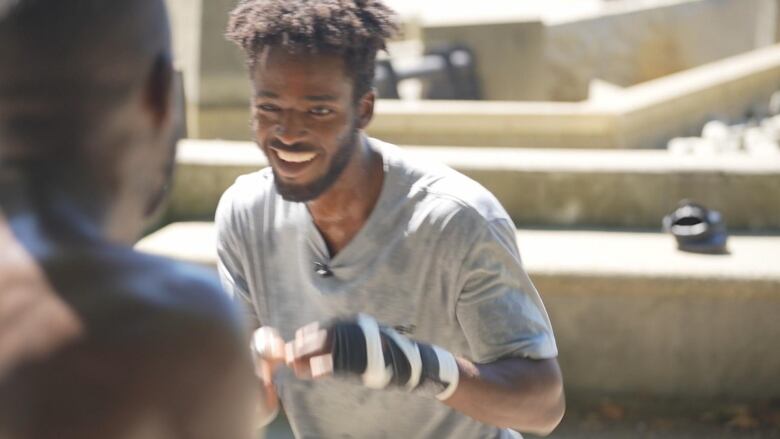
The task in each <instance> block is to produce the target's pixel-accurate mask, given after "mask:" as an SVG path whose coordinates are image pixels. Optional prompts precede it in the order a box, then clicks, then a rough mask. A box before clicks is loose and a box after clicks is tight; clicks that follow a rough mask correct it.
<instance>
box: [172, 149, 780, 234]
mask: <svg viewBox="0 0 780 439" xmlns="http://www.w3.org/2000/svg"><path fill="white" fill-rule="evenodd" d="M405 149H407V150H409V152H410V153H411V154H412V155H413V156H415V157H417V158H419V159H421V160H431V161H438V162H442V163H446V164H448V165H450V166H452V167H453V168H455V169H457V170H459V171H461V172H463V173H464V174H466V175H468V176H470V177H472V178H474V179H475V180H477V181H479V182H480V183H482V184H483V185H484V186H485V187H487V189H488V190H490V191H491V192H493V193H494V194H495V195H496V196H497V197H498V199H499V200H501V202H502V204H503V205H504V207H505V208H506V209H507V211H508V212H509V214H510V215H511V216H512V217H513V218H514V220H515V222H516V223H517V224H518V225H521V226H527V225H543V226H549V225H554V226H572V225H577V226H591V227H639V228H658V227H660V223H661V218H662V217H663V216H664V215H665V214H667V213H668V212H669V211H670V210H672V209H673V208H674V207H675V206H676V204H677V202H678V201H679V200H681V199H683V198H691V199H694V200H696V201H698V202H700V203H703V204H704V205H706V206H708V207H710V208H713V209H717V210H720V211H721V212H722V213H723V215H724V216H725V218H726V221H727V223H728V225H729V227H730V228H732V229H735V230H737V229H743V230H769V229H775V230H780V154H778V155H774V156H765V157H760V156H750V155H747V154H739V153H737V154H721V155H717V154H714V155H685V156H681V155H674V154H671V153H669V152H667V151H662V150H551V149H512V148H468V147H405ZM178 164H179V167H178V171H177V176H176V181H175V185H174V189H173V196H172V200H171V203H170V206H169V208H170V209H169V217H170V218H171V219H172V220H177V221H179V220H194V219H197V220H208V219H211V218H213V214H214V210H215V208H216V205H217V201H218V200H219V197H220V195H221V194H222V193H223V192H224V190H225V189H226V188H227V187H228V186H230V185H231V184H232V183H233V181H234V180H235V178H236V177H237V176H239V175H241V174H244V173H248V172H252V171H254V170H257V169H260V168H262V167H264V166H266V161H265V158H264V157H263V155H262V153H260V151H259V150H258V148H257V147H256V146H255V145H254V144H253V143H249V142H224V141H201V140H186V141H182V142H181V144H180V148H179V156H178Z"/></svg>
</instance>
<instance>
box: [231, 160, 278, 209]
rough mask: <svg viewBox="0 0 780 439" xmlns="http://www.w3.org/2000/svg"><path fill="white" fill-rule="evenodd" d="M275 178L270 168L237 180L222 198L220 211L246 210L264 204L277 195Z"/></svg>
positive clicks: (245, 175) (242, 176)
mask: <svg viewBox="0 0 780 439" xmlns="http://www.w3.org/2000/svg"><path fill="white" fill-rule="evenodd" d="M275 193H276V192H275V188H274V176H273V172H272V171H271V168H270V167H267V168H264V169H261V170H259V171H255V172H252V173H249V174H244V175H241V176H239V177H238V178H236V181H234V182H233V184H232V185H230V187H228V189H227V190H226V191H225V192H224V193H223V194H222V197H221V198H220V202H219V206H218V211H219V210H231V211H235V210H239V211H240V210H245V209H251V208H252V207H253V206H256V205H258V204H262V202H263V201H264V200H266V199H268V198H269V197H273V196H274V195H275Z"/></svg>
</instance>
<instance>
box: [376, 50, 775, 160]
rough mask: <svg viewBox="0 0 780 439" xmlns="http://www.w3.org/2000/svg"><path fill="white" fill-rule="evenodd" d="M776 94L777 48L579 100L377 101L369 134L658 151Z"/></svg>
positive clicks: (413, 140) (435, 141)
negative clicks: (610, 94)
mask: <svg viewBox="0 0 780 439" xmlns="http://www.w3.org/2000/svg"><path fill="white" fill-rule="evenodd" d="M778 89H780V46H772V47H769V48H765V49H759V50H756V51H753V52H750V53H747V54H743V55H738V56H734V57H732V58H728V59H725V60H722V61H718V62H714V63H710V64H706V65H704V66H700V67H697V68H693V69H690V70H686V71H683V72H680V73H676V74H672V75H669V76H665V77H663V78H660V79H657V80H653V81H648V82H645V83H642V84H638V85H635V86H633V87H628V88H625V89H623V91H622V92H618V93H616V94H615V96H614V97H613V98H611V99H604V100H593V101H585V102H581V103H555V102H545V103H542V102H504V103H499V102H481V101H477V102H467V101H451V102H446V101H439V102H432V101H418V102H399V101H380V102H379V104H378V107H377V116H376V118H375V120H374V121H373V123H372V124H371V125H370V126H369V132H370V133H371V134H372V135H374V136H376V137H378V138H381V139H386V140H387V141H390V142H395V143H401V144H422V145H459V146H513V147H523V148H529V147H531V148H603V149H613V148H615V149H635V148H659V147H663V146H665V144H666V142H667V141H668V140H669V139H671V138H673V137H676V136H686V135H690V134H692V133H698V132H699V130H700V129H701V127H702V125H703V124H704V123H705V122H706V121H707V120H708V119H709V118H712V117H721V118H727V119H732V120H738V119H741V118H742V117H744V115H745V113H746V112H747V111H748V110H752V109H754V108H756V107H760V106H763V107H767V106H768V102H769V97H770V96H771V94H772V93H773V92H775V91H777V90H778Z"/></svg>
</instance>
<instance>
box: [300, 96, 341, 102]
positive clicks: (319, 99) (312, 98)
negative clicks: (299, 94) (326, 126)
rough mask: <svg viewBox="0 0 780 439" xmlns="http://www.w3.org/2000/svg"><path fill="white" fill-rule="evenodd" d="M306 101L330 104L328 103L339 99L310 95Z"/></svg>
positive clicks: (306, 97)
mask: <svg viewBox="0 0 780 439" xmlns="http://www.w3.org/2000/svg"><path fill="white" fill-rule="evenodd" d="M304 99H306V100H307V101H315V102H328V101H337V100H338V98H337V97H336V96H333V95H310V96H305V97H304Z"/></svg>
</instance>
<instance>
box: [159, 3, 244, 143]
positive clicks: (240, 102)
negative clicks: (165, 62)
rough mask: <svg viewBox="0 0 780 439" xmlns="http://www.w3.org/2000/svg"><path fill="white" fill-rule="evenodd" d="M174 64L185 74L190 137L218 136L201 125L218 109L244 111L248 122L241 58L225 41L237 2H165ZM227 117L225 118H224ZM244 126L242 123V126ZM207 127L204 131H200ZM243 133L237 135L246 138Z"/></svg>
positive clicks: (233, 47)
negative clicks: (169, 23) (231, 13)
mask: <svg viewBox="0 0 780 439" xmlns="http://www.w3.org/2000/svg"><path fill="white" fill-rule="evenodd" d="M166 3H167V5H168V9H169V11H170V15H171V22H172V26H173V42H174V54H175V57H176V63H177V65H178V67H179V68H180V69H182V70H183V71H184V83H185V93H186V95H187V118H188V128H189V137H207V138H208V137H220V136H219V132H215V131H209V129H208V125H207V126H206V127H204V121H203V120H202V117H206V118H208V117H209V116H210V115H213V114H214V113H215V109H217V110H216V111H217V112H218V111H219V109H221V108H225V107H227V108H236V107H240V108H242V110H243V112H244V113H246V114H247V117H246V118H245V120H247V118H248V104H247V103H248V102H249V91H248V90H249V83H248V80H247V75H246V72H245V69H244V61H243V55H242V53H241V51H240V50H239V49H238V48H237V47H235V46H234V45H233V44H232V43H229V42H228V41H226V40H225V37H224V33H225V29H226V27H227V21H228V13H229V12H230V10H231V9H232V8H233V7H234V5H235V4H236V3H237V0H166ZM229 119H230V117H229V116H228V120H229ZM245 126H246V125H245ZM202 128H205V129H202ZM245 131H246V130H243V131H242V132H241V136H242V138H246V132H245Z"/></svg>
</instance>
